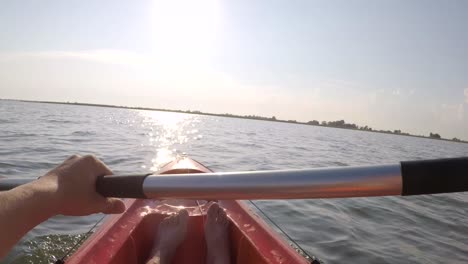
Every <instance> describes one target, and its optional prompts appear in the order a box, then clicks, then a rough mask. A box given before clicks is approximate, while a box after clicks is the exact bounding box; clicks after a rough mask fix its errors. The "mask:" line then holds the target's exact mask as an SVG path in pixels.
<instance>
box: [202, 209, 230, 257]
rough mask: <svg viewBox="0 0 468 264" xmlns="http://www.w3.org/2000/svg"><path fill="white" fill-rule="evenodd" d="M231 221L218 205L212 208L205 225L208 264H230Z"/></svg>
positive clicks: (209, 210)
mask: <svg viewBox="0 0 468 264" xmlns="http://www.w3.org/2000/svg"><path fill="white" fill-rule="evenodd" d="M228 225H229V220H228V218H227V216H226V213H225V212H224V210H223V209H222V208H220V207H219V205H218V204H217V203H214V204H212V205H211V206H210V208H209V209H208V213H207V219H206V224H205V239H206V245H207V253H206V262H207V264H229V263H230V262H231V257H230V254H229V234H228Z"/></svg>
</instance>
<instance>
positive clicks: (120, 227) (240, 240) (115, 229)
mask: <svg viewBox="0 0 468 264" xmlns="http://www.w3.org/2000/svg"><path fill="white" fill-rule="evenodd" d="M210 172H211V171H210V170H209V169H207V168H206V167H204V166H203V165H201V164H199V163H197V162H196V161H194V160H192V159H189V158H180V159H178V160H176V161H174V162H171V163H169V164H168V165H166V166H164V168H163V169H162V170H161V171H159V173H160V174H162V175H161V177H163V175H166V174H184V173H195V174H194V175H197V174H200V173H210ZM218 203H219V205H220V206H221V207H223V208H224V209H225V210H226V213H227V215H228V217H229V220H230V228H229V236H230V246H231V249H230V250H231V258H232V263H246V264H249V263H259V264H261V263H271V264H274V263H283V264H285V263H304V264H305V263H309V262H308V261H307V260H306V259H305V258H304V257H302V256H301V255H300V254H299V253H297V252H296V251H295V250H294V249H293V248H291V247H290V246H289V245H288V244H287V243H286V242H285V241H284V240H283V239H282V238H281V237H279V235H278V234H277V233H275V232H274V231H272V230H271V229H270V227H269V226H268V225H267V224H266V223H265V222H264V221H263V220H262V219H261V218H260V217H259V216H257V215H256V214H255V213H254V212H253V211H252V210H251V209H250V208H249V207H248V206H247V205H246V204H245V203H244V202H241V201H234V200H223V201H218ZM126 205H127V208H128V209H127V211H126V212H124V213H123V214H121V215H109V216H107V217H106V220H105V222H104V223H103V224H102V225H101V226H100V227H99V229H98V230H97V231H96V232H95V233H94V234H93V235H92V236H91V237H90V238H89V239H88V240H87V241H86V242H85V243H84V244H83V245H82V246H81V247H80V248H79V249H78V251H77V252H75V253H74V254H73V255H72V256H71V257H70V258H69V259H68V261H67V262H66V263H70V264H72V263H74V264H76V263H99V264H101V263H113V264H119V263H122V264H123V263H126V264H127V263H143V262H144V261H146V260H147V259H148V257H149V254H150V249H151V246H152V244H153V239H154V238H155V237H156V232H157V229H158V225H159V223H160V222H161V220H162V219H164V218H165V217H166V216H168V215H170V214H173V213H175V212H177V211H178V210H180V209H181V208H185V209H187V210H188V211H189V215H190V217H189V224H188V232H187V238H186V239H185V241H184V242H183V244H182V245H181V246H180V247H179V248H178V250H177V253H176V256H175V259H174V262H173V263H176V264H177V263H195V264H197V263H203V264H204V263H206V261H205V253H206V248H205V247H206V246H205V243H204V232H203V224H204V215H205V214H206V211H207V206H208V205H207V201H196V200H149V199H146V200H142V199H126Z"/></svg>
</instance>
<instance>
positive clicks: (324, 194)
mask: <svg viewBox="0 0 468 264" xmlns="http://www.w3.org/2000/svg"><path fill="white" fill-rule="evenodd" d="M1 181H2V180H0V187H1V186H2V184H1ZM10 187H11V186H10ZM96 188H97V190H98V192H99V193H101V194H102V195H104V196H107V197H122V198H157V199H168V198H183V199H220V200H229V199H312V198H344V197H368V196H387V195H418V194H436V193H450V192H464V191H468V158H467V157H465V158H452V159H438V160H425V161H408V162H401V163H400V164H396V165H380V166H358V167H337V168H318V169H309V170H279V171H253V172H225V173H202V174H170V175H128V176H116V175H113V176H104V177H101V178H100V179H98V181H97V186H96ZM0 190H1V188H0Z"/></svg>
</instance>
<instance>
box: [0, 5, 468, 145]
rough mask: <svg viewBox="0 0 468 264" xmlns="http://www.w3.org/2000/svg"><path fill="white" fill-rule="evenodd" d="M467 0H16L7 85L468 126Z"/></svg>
mask: <svg viewBox="0 0 468 264" xmlns="http://www.w3.org/2000/svg"><path fill="white" fill-rule="evenodd" d="M467 11H468V1H463V0H460V1H454V0H447V1H431V0H422V1H416V0H414V1H399V0H393V1H371V0H369V1H359V0H356V1H347V0H343V1H333V0H328V1H306V0H303V1H299V0H292V1H286V0H258V1H246V0H236V1H222V0H197V1H189V0H173V1H160V0H141V1H116V0H101V1H85V0H70V1H59V0H55V1H54V0H42V1H20V0H16V1H14V0H11V1H10V0H6V1H2V2H1V3H0V98H5V99H27V100H49V101H70V102H88V103H102V104H114V105H125V106H143V107H155V108H166V109H181V110H199V111H204V112H213V113H233V114H241V115H247V114H255V115H261V116H276V118H280V119H294V120H298V121H309V120H319V121H322V120H327V121H331V120H341V119H344V120H345V121H346V122H349V123H356V124H358V125H368V126H370V127H373V128H376V129H385V130H387V129H390V130H394V129H401V130H402V131H404V132H410V133H412V134H420V135H428V134H429V133H430V132H433V133H439V134H441V135H442V137H445V138H453V137H457V138H461V139H466V140H468V48H467V47H468V30H467V29H466V27H467V25H468V16H467V15H466V13H467Z"/></svg>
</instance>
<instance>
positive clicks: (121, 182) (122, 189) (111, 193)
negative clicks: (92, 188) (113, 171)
mask: <svg viewBox="0 0 468 264" xmlns="http://www.w3.org/2000/svg"><path fill="white" fill-rule="evenodd" d="M148 175H150V174H144V175H108V176H101V177H99V178H98V179H97V181H96V191H97V192H98V193H99V194H101V195H102V196H104V197H119V198H142V199H145V198H147V197H146V196H145V193H144V192H143V182H144V181H145V178H146V177H147V176H148Z"/></svg>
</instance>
